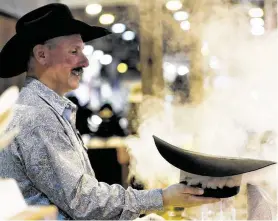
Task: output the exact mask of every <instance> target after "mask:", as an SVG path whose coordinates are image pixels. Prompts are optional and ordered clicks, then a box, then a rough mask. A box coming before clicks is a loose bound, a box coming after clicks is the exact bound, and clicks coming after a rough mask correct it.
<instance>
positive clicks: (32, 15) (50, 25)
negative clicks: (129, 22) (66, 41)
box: [0, 3, 110, 78]
mask: <svg viewBox="0 0 278 221" xmlns="http://www.w3.org/2000/svg"><path fill="white" fill-rule="evenodd" d="M72 34H80V35H81V37H82V40H83V41H84V42H87V41H91V40H93V39H97V38H100V37H103V36H106V35H108V34H110V32H109V31H108V30H107V29H105V28H102V27H96V26H90V25H88V24H86V23H84V22H82V21H78V20H76V19H74V18H73V16H72V14H71V11H70V9H69V8H68V7H67V6H66V5H64V4H59V3H54V4H48V5H45V6H43V7H40V8H38V9H35V10H33V11H31V12H29V13H27V14H26V15H24V16H23V17H21V18H20V19H19V20H18V22H17V23H16V34H15V35H14V36H13V37H12V38H11V39H10V40H9V41H8V42H7V43H6V45H5V46H4V47H3V49H2V51H1V52H0V77H2V78H9V77H14V76H17V75H19V74H21V73H23V72H25V71H26V70H27V63H28V60H29V56H30V52H31V50H32V48H33V47H34V46H35V45H37V44H42V43H44V42H45V41H47V40H49V39H52V38H55V37H59V36H66V35H72Z"/></svg>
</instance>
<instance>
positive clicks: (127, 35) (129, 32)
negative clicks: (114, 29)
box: [122, 31, 135, 41]
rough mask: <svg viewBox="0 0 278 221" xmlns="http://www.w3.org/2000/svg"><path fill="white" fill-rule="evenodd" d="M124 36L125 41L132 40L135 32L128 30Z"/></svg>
mask: <svg viewBox="0 0 278 221" xmlns="http://www.w3.org/2000/svg"><path fill="white" fill-rule="evenodd" d="M122 37H123V39H124V40H125V41H131V40H133V39H134V38H135V33H134V32H133V31H126V32H124V33H123V36H122Z"/></svg>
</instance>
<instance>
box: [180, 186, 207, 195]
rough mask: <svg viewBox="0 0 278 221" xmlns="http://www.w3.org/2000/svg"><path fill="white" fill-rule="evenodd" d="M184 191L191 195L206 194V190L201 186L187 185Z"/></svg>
mask: <svg viewBox="0 0 278 221" xmlns="http://www.w3.org/2000/svg"><path fill="white" fill-rule="evenodd" d="M183 193H188V194H191V195H202V194H204V190H203V189H201V188H196V187H190V186H185V187H184V190H183Z"/></svg>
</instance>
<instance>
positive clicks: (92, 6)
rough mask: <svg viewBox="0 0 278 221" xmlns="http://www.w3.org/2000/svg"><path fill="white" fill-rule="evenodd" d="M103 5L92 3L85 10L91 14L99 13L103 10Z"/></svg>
mask: <svg viewBox="0 0 278 221" xmlns="http://www.w3.org/2000/svg"><path fill="white" fill-rule="evenodd" d="M101 10H102V6H101V5H100V4H90V5H87V7H86V9H85V11H86V13H87V14H89V15H97V14H99V13H100V12H101Z"/></svg>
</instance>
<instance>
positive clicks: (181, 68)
mask: <svg viewBox="0 0 278 221" xmlns="http://www.w3.org/2000/svg"><path fill="white" fill-rule="evenodd" d="M177 72H178V75H180V76H183V75H186V74H188V73H189V69H188V67H187V66H185V65H181V66H179V67H178V70H177Z"/></svg>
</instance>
